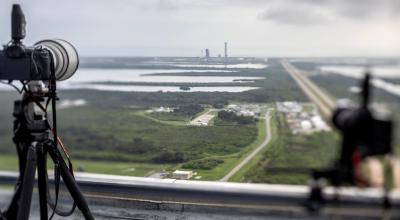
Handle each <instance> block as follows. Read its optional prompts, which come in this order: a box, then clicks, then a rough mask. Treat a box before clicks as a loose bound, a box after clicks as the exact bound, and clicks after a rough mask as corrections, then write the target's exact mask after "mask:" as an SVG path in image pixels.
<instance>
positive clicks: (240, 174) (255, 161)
mask: <svg viewBox="0 0 400 220" xmlns="http://www.w3.org/2000/svg"><path fill="white" fill-rule="evenodd" d="M274 111H275V110H274ZM275 121H276V117H275V115H274V114H273V113H271V119H270V123H271V126H270V128H271V140H270V142H269V143H268V146H266V147H264V148H263V149H262V150H261V151H260V152H259V153H258V154H257V155H256V156H255V157H254V158H253V159H252V160H250V161H249V162H248V163H247V164H246V165H244V166H243V167H242V169H240V170H239V171H238V172H237V173H236V174H235V175H234V176H232V178H231V179H229V181H230V182H242V180H243V179H244V176H245V175H246V173H248V172H249V171H250V170H251V169H252V168H253V167H255V166H256V165H257V164H258V163H259V162H260V161H261V159H262V158H263V155H264V154H265V152H266V151H268V149H269V146H271V145H273V144H274V142H275V141H276V140H277V130H276V122H275ZM264 124H265V123H264ZM261 132H263V133H261ZM259 135H263V136H264V138H265V136H266V130H265V126H263V129H261V128H259ZM261 142H262V141H261Z"/></svg>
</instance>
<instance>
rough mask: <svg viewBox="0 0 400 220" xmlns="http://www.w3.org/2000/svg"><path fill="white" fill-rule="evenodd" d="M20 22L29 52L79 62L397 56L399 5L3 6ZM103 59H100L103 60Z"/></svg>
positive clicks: (183, 2)
mask: <svg viewBox="0 0 400 220" xmlns="http://www.w3.org/2000/svg"><path fill="white" fill-rule="evenodd" d="M15 3H20V4H21V7H22V9H23V11H24V13H25V17H26V22H27V24H26V28H27V30H26V40H25V42H27V45H32V43H35V42H37V41H38V40H41V39H48V38H61V39H65V40H67V41H69V42H71V43H72V44H73V45H74V46H76V48H77V49H78V52H79V53H80V54H81V56H118V57H123V56H144V57H149V56H150V57H155V56H159V57H164V56H165V57H180V56H183V57H198V56H202V55H204V50H205V49H206V48H208V49H209V50H210V51H211V52H210V53H211V56H214V57H215V56H217V55H218V54H221V55H223V54H224V42H227V43H228V55H230V56H234V57H400V40H399V36H400V28H399V24H400V2H399V1H398V0H385V1H381V0H368V1H362V4H360V2H359V1H348V0H334V1H333V0H328V1H314V0H262V1H260V0H253V1H248V0H201V1H198V0H146V1H131V0H118V1H109V0H96V1H94V0H87V1H80V0H69V1H57V0H36V1H28V0H5V1H1V3H0V27H1V28H0V43H1V44H5V43H7V42H8V41H9V40H10V29H11V28H10V23H11V22H10V13H11V6H12V4H15ZM103 54H104V55H103Z"/></svg>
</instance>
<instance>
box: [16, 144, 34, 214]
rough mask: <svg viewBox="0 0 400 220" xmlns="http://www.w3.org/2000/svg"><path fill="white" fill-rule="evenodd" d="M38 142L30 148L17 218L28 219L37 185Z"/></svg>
mask: <svg viewBox="0 0 400 220" xmlns="http://www.w3.org/2000/svg"><path fill="white" fill-rule="evenodd" d="M35 145H36V144H35V143H33V144H32V145H31V146H30V147H29V149H28V155H27V160H26V166H25V173H24V178H23V180H22V186H21V187H22V189H21V200H20V205H19V209H18V215H17V220H28V219H29V213H30V208H31V201H32V193H33V187H34V186H35V172H36V165H37V156H36V146H35Z"/></svg>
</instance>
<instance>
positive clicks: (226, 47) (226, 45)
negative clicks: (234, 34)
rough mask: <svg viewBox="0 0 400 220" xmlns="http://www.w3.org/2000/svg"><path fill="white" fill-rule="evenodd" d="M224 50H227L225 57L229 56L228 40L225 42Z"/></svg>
mask: <svg viewBox="0 0 400 220" xmlns="http://www.w3.org/2000/svg"><path fill="white" fill-rule="evenodd" d="M224 52H225V58H226V57H228V43H227V42H225V49H224Z"/></svg>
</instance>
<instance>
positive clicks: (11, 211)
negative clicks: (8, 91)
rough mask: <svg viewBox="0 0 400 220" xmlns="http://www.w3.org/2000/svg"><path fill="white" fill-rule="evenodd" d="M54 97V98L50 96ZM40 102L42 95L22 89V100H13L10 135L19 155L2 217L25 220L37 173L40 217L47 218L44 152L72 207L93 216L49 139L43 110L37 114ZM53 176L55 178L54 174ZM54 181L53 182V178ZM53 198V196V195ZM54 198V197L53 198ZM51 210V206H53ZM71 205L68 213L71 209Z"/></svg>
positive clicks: (27, 216) (42, 219) (88, 219)
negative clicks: (13, 184) (12, 188)
mask: <svg viewBox="0 0 400 220" xmlns="http://www.w3.org/2000/svg"><path fill="white" fill-rule="evenodd" d="M53 98H54V97H53ZM40 101H43V96H42V95H40V94H39V95H35V93H33V92H29V91H26V92H25V94H24V96H23V98H22V100H17V101H15V103H14V112H13V116H14V117H15V121H14V138H13V141H14V143H15V145H16V148H17V153H18V158H19V173H20V176H19V179H18V181H17V183H16V190H15V194H14V196H13V198H12V201H11V203H10V205H9V207H8V209H7V211H6V212H5V213H3V216H4V218H5V219H6V220H13V219H17V220H27V219H29V214H30V207H31V200H32V194H33V188H34V185H35V173H36V168H37V173H38V189H39V204H40V219H41V220H47V219H48V206H47V203H48V197H49V194H48V181H47V164H46V162H47V154H48V155H49V156H50V158H51V159H52V161H53V162H54V164H55V169H57V170H58V172H59V175H60V176H61V177H62V179H63V181H64V184H65V186H66V187H67V189H68V191H69V193H70V195H71V197H72V198H73V201H74V207H75V204H76V206H77V207H78V208H79V209H80V210H81V212H82V214H83V216H84V218H85V219H87V220H91V219H94V218H93V216H92V214H91V212H90V210H89V207H88V204H87V202H86V200H85V198H84V196H83V194H82V193H81V192H80V190H79V188H78V185H77V183H76V181H75V179H74V177H73V175H72V173H71V172H70V171H69V169H68V166H67V165H66V163H65V161H64V159H63V157H62V155H61V153H60V151H59V150H58V148H57V144H56V143H55V141H56V140H57V135H56V133H55V134H54V141H53V140H52V139H50V133H51V132H52V131H51V127H50V124H49V123H48V121H47V119H46V115H44V113H42V114H41V113H37V112H36V111H35V105H36V104H37V103H38V102H40ZM54 104H55V99H54V102H53V120H55V119H54V116H55V107H54ZM55 178H56V179H57V177H55ZM56 182H57V181H56ZM56 197H57V196H56ZM56 199H57V198H56ZM54 209H55V208H54ZM73 210H74V208H73V209H72V211H71V212H73Z"/></svg>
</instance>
